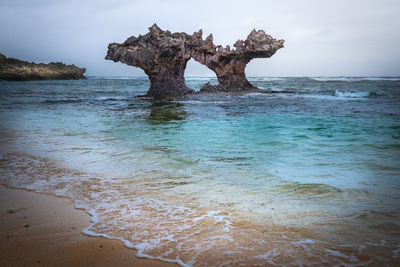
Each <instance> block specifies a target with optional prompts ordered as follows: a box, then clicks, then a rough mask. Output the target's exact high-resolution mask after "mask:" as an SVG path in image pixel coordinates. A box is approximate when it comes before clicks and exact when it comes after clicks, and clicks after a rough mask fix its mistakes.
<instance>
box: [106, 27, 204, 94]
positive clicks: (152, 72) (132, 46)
mask: <svg viewBox="0 0 400 267" xmlns="http://www.w3.org/2000/svg"><path fill="white" fill-rule="evenodd" d="M198 35H199V34H198V33H194V34H193V35H188V34H186V33H171V32H170V31H163V30H161V29H160V28H159V27H158V26H157V25H156V24H154V25H153V26H151V27H150V28H149V33H147V34H145V35H143V36H141V35H139V37H134V36H132V37H130V38H128V39H127V40H126V41H125V42H124V43H122V44H117V43H112V44H110V45H109V46H108V52H107V56H106V59H109V60H113V61H114V62H118V61H119V62H122V63H125V64H127V65H130V66H135V67H139V68H141V69H143V70H144V72H145V73H146V74H147V75H148V76H149V79H150V89H149V91H148V92H147V96H148V97H153V98H156V99H162V98H175V97H180V96H183V95H186V94H190V93H193V92H194V91H193V90H192V89H189V88H188V87H187V86H186V84H185V78H184V72H185V68H186V64H187V62H188V61H189V59H190V58H191V51H192V50H193V49H194V47H197V46H200V45H201V41H202V40H201V37H200V38H199V37H198ZM200 36H201V34H200Z"/></svg>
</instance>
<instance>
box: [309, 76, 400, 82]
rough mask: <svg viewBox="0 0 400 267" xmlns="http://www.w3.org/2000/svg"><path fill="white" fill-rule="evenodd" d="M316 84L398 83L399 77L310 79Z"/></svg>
mask: <svg viewBox="0 0 400 267" xmlns="http://www.w3.org/2000/svg"><path fill="white" fill-rule="evenodd" d="M310 79H312V80H314V81H318V82H360V81H400V77H311V78H310Z"/></svg>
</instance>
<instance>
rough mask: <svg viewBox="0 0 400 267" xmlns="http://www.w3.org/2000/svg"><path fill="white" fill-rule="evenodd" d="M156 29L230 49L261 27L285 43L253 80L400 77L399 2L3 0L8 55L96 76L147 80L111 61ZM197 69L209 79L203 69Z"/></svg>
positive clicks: (1, 24) (256, 66)
mask: <svg viewBox="0 0 400 267" xmlns="http://www.w3.org/2000/svg"><path fill="white" fill-rule="evenodd" d="M154 22H157V24H158V25H159V26H160V27H161V28H163V29H169V30H171V31H179V32H180V31H184V32H188V33H193V32H194V31H197V30H198V29H200V28H203V31H204V36H206V35H208V34H210V33H213V35H214V41H215V42H216V43H218V44H222V45H226V44H230V45H232V44H233V43H234V42H235V41H236V40H237V39H244V38H246V36H247V35H248V34H249V32H250V31H251V30H252V29H253V28H256V29H264V30H266V32H267V33H269V34H271V35H272V36H274V37H276V38H278V39H285V40H286V42H285V48H284V49H281V50H279V51H278V52H277V53H276V55H274V56H273V57H272V58H271V59H260V60H255V61H254V62H251V63H250V65H249V66H248V68H247V69H246V72H247V73H248V75H252V76H254V75H268V76H270V75H277V76H288V75H298V76H306V75H313V76H315V75H400V73H399V71H400V53H398V47H399V46H400V32H399V31H397V30H396V28H395V27H397V25H399V24H400V1H396V0H381V1H373V0H366V1H362V0H353V1H345V0H335V1H333V0H326V1H319V0H304V1H289V0H282V1H262V0H249V1H246V2H244V1H236V0H232V1H223V0H221V1H211V0H203V1H180V0H166V1H161V0H149V1H144V0H143V1H129V0H117V1H106V0H97V1H94V0H93V1H82V0H80V1H78V0H69V1H62V0H60V1H54V0H36V1H28V0H2V1H1V2H0V34H1V36H2V41H1V43H0V52H2V53H4V54H6V55H8V56H12V57H17V58H21V59H25V60H35V61H43V62H48V61H52V60H56V61H64V62H67V63H74V64H76V65H80V66H83V67H86V68H87V69H88V74H91V75H143V72H142V71H141V70H139V69H136V68H133V67H128V66H124V65H123V64H120V63H114V62H110V61H106V60H104V56H105V54H106V50H107V45H108V43H110V42H122V41H124V40H125V39H127V38H128V37H129V36H131V35H138V34H145V33H146V32H147V28H148V27H149V26H151V25H152V24H153V23H154ZM192 65H193V66H192ZM189 68H191V69H189V70H188V72H190V73H192V74H193V73H196V71H198V72H199V73H204V69H201V68H200V66H198V65H197V64H191V65H190V66H189Z"/></svg>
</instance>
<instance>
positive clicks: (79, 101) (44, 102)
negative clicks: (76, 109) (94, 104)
mask: <svg viewBox="0 0 400 267" xmlns="http://www.w3.org/2000/svg"><path fill="white" fill-rule="evenodd" d="M83 101H85V100H84V99H58V100H44V101H42V102H41V103H42V104H75V103H81V102H83Z"/></svg>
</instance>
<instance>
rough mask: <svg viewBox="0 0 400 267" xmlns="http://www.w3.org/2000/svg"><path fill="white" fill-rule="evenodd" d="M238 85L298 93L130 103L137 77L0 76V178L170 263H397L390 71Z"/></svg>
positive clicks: (397, 135) (395, 86)
mask: <svg viewBox="0 0 400 267" xmlns="http://www.w3.org/2000/svg"><path fill="white" fill-rule="evenodd" d="M208 80H209V78H188V79H187V84H188V85H189V86H190V87H192V88H194V89H196V90H198V89H199V88H200V87H201V85H202V84H204V83H205V82H207V81H208ZM249 80H250V81H251V82H252V83H253V84H254V85H256V86H258V87H259V88H264V89H267V90H276V91H279V90H288V91H295V92H296V93H295V94H259V93H250V94H246V95H242V96H196V97H192V98H190V99H187V100H182V101H173V102H160V101H155V102H151V101H144V100H137V99H134V96H135V95H140V94H144V93H145V92H146V91H147V88H148V86H149V83H148V80H147V78H129V77H128V78H125V79H117V78H107V77H92V78H90V79H88V80H82V81H32V82H0V122H1V124H0V126H1V128H0V132H1V139H0V144H1V160H0V166H1V169H0V173H1V175H0V182H1V183H3V184H6V185H9V186H13V187H22V188H28V189H32V190H35V191H38V192H49V193H53V194H55V195H62V196H68V197H71V198H72V199H73V200H74V201H75V202H76V205H77V207H82V208H85V209H86V210H87V211H88V212H90V213H91V214H92V215H93V223H92V225H91V226H90V227H89V228H88V229H87V230H86V231H85V232H86V233H87V234H91V235H102V236H107V237H112V238H118V239H121V240H123V241H124V242H125V244H126V245H127V246H131V247H135V248H137V249H138V250H139V255H140V256H146V257H152V258H159V259H164V260H168V261H175V262H178V263H180V264H181V265H192V266H207V265H241V264H242V265H255V266H258V265H262V266H265V265H282V264H287V265H301V264H321V263H323V264H324V265H349V266H361V265H366V264H370V265H381V264H388V265H395V264H396V263H397V262H398V261H399V257H400V214H399V211H400V167H399V166H400V164H399V163H400V78H395V77H394V78H374V77H372V78H371V77H366V78H354V77H339V78H326V77H318V78H269V77H266V78H250V79H249ZM211 82H212V83H216V81H215V80H212V79H211Z"/></svg>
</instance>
